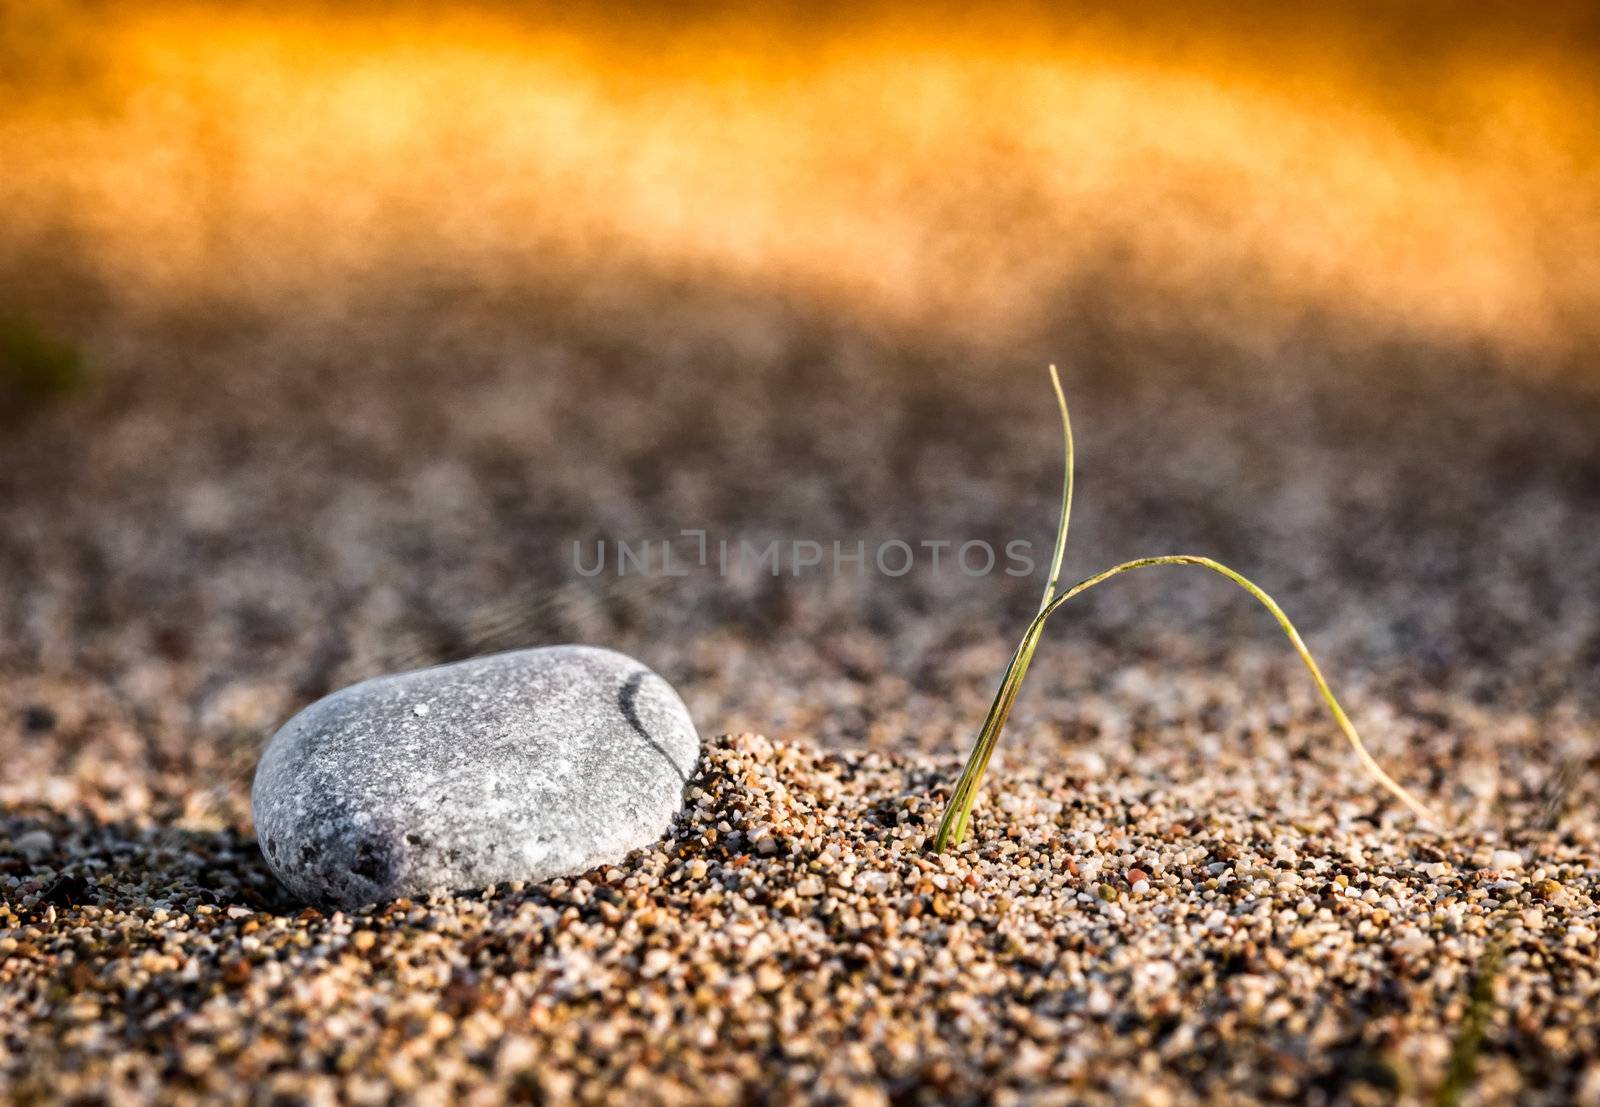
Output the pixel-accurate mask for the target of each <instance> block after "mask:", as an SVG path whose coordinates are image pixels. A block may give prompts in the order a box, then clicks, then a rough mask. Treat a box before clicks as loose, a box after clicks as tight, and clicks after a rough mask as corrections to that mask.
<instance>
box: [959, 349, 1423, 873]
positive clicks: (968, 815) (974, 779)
mask: <svg viewBox="0 0 1600 1107" xmlns="http://www.w3.org/2000/svg"><path fill="white" fill-rule="evenodd" d="M1050 384H1051V387H1052V388H1053V389H1054V390H1055V394H1056V405H1057V407H1058V408H1060V411H1061V432H1062V439H1063V442H1064V444H1065V454H1066V477H1065V479H1064V480H1063V482H1062V490H1061V519H1060V522H1059V523H1058V524H1057V526H1056V545H1055V553H1054V555H1053V556H1052V558H1051V562H1050V576H1049V579H1048V580H1047V582H1046V583H1045V588H1044V598H1043V599H1042V600H1040V602H1039V613H1038V614H1037V615H1035V616H1034V618H1033V622H1032V623H1030V624H1029V625H1028V630H1027V633H1026V634H1024V635H1023V636H1022V641H1021V642H1020V643H1019V644H1018V645H1017V649H1016V652H1015V653H1013V654H1012V655H1011V662H1010V664H1008V665H1007V666H1006V672H1005V677H1004V678H1003V679H1002V680H1001V682H1000V690H999V691H998V692H996V693H995V698H994V702H993V703H992V704H991V705H990V707H989V713H988V715H987V716H985V717H984V720H983V727H982V729H980V730H979V731H978V738H977V740H976V741H975V742H974V743H973V745H972V752H971V753H969V754H968V755H967V763H966V765H965V766H964V767H963V768H962V770H961V776H960V777H959V778H958V779H957V781H956V785H955V787H954V788H953V789H952V790H951V793H950V801H949V803H948V804H947V805H946V807H945V812H944V817H943V818H942V819H941V820H940V822H939V830H938V834H937V835H936V837H935V839H934V849H936V850H938V851H940V852H943V851H944V850H945V849H947V848H949V847H950V846H956V845H960V844H961V842H962V840H963V839H965V838H966V835H967V828H968V825H969V824H970V822H971V820H972V808H973V805H974V804H975V803H976V801H977V796H978V785H979V784H980V783H981V782H982V780H983V775H984V773H985V772H986V771H987V770H988V768H989V760H990V758H992V757H993V756H994V751H995V748H996V747H997V746H998V745H999V743H1000V735H1001V733H1002V732H1004V730H1005V726H1006V720H1007V718H1009V717H1010V714H1011V708H1012V707H1013V705H1015V703H1016V701H1017V696H1018V694H1019V693H1020V692H1021V691H1022V681H1023V678H1024V677H1026V676H1027V674H1028V666H1029V665H1030V664H1031V663H1032V661H1033V655H1034V651H1035V650H1037V649H1038V646H1039V639H1040V637H1041V636H1042V635H1043V633H1044V625H1045V623H1046V621H1047V620H1048V619H1049V618H1050V616H1051V615H1053V614H1054V613H1055V612H1056V611H1057V610H1058V609H1059V608H1060V607H1061V605H1062V604H1064V603H1066V601H1068V600H1070V599H1071V598H1072V597H1074V596H1076V595H1078V594H1080V593H1082V592H1086V591H1088V590H1089V589H1090V588H1093V587H1094V586H1095V585H1097V584H1100V583H1102V582H1104V581H1107V580H1110V579H1111V578H1112V577H1114V576H1117V575H1118V574H1120V573H1125V572H1127V571H1128V570H1129V569H1140V568H1144V567H1145V566H1147V565H1199V566H1201V567H1203V568H1206V569H1210V570H1211V571H1212V572H1215V573H1220V574H1222V575H1223V576H1225V577H1227V578H1228V579H1229V580H1231V581H1233V582H1234V583H1235V584H1237V585H1238V586H1239V587H1241V588H1243V589H1244V590H1245V591H1246V592H1248V593H1250V595H1252V596H1254V597H1255V598H1256V599H1257V600H1258V601H1259V602H1260V603H1261V604H1262V605H1263V606H1264V607H1266V609H1267V610H1268V611H1270V612H1271V613H1272V617H1273V618H1274V619H1276V620H1277V621H1278V625H1279V626H1280V627H1281V628H1283V632H1284V634H1286V635H1287V636H1288V638H1289V642H1290V644H1291V645H1292V646H1294V649H1295V652H1296V653H1297V654H1299V655H1300V660H1301V661H1302V662H1304V663H1305V666H1306V669H1307V670H1308V671H1309V672H1310V673H1311V679H1312V680H1314V681H1315V682H1316V685H1317V691H1318V692H1320V693H1321V694H1322V699H1323V702H1324V703H1325V704H1327V706H1328V710H1329V712H1330V713H1331V714H1332V715H1333V718H1334V721H1335V722H1336V723H1338V725H1339V729H1340V730H1341V731H1343V732H1344V736H1345V738H1346V739H1348V740H1349V742H1350V745H1351V748H1353V749H1354V750H1355V751H1356V756H1357V758H1358V759H1360V761H1361V764H1362V767H1363V768H1365V769H1366V770H1367V772H1368V773H1369V774H1370V775H1371V776H1372V777H1373V778H1374V779H1376V780H1377V781H1378V783H1380V784H1382V785H1383V787H1384V788H1386V789H1388V791H1389V792H1390V793H1391V794H1393V795H1394V796H1395V797H1396V798H1397V799H1399V800H1400V801H1401V802H1402V803H1404V804H1405V805H1406V807H1408V808H1410V810H1411V811H1412V813H1413V814H1415V815H1416V816H1417V817H1418V818H1420V819H1422V820H1423V821H1424V822H1435V821H1437V820H1435V819H1434V817H1433V815H1432V814H1431V813H1430V812H1429V811H1428V809H1427V808H1426V807H1424V806H1423V805H1422V804H1421V803H1420V802H1418V801H1417V799H1416V798H1415V797H1414V796H1412V795H1411V793H1410V792H1408V791H1406V789H1405V788H1403V787H1402V786H1401V785H1400V784H1399V783H1398V782H1397V781H1395V779H1394V778H1393V777H1391V776H1390V775H1389V774H1388V773H1386V772H1384V770H1383V767H1382V766H1381V765H1379V764H1378V762H1377V761H1376V760H1375V759H1374V758H1373V756H1372V754H1370V753H1369V752H1367V747H1366V744H1365V743H1363V742H1362V741H1361V735H1360V734H1358V733H1357V732H1356V728H1355V724H1353V723H1352V722H1351V721H1350V717H1349V716H1348V715H1346V714H1345V712H1344V708H1343V707H1341V706H1340V705H1339V701H1338V699H1337V698H1336V697H1335V696H1334V694H1333V689H1332V688H1330V687H1328V682H1327V680H1326V678H1324V677H1323V675H1322V670H1321V669H1320V668H1318V667H1317V663H1316V661H1315V660H1314V659H1313V658H1312V656H1311V651H1310V650H1308V649H1307V648H1306V644H1305V641H1304V639H1302V638H1301V637H1300V632H1299V631H1298V630H1296V629H1295V627H1294V624H1293V623H1291V622H1290V621H1289V617H1288V616H1287V615H1285V614H1284V612H1283V608H1281V607H1279V606H1278V603H1277V601H1276V600H1274V599H1273V598H1272V597H1271V596H1269V595H1267V593H1266V592H1265V591H1264V590H1263V589H1261V588H1260V587H1259V586H1257V585H1256V584H1255V583H1254V582H1253V581H1251V580H1249V579H1247V578H1246V577H1244V576H1243V575H1241V574H1239V573H1236V572H1234V571H1233V570H1232V569H1230V568H1228V567H1227V566H1226V565H1223V564H1222V563H1221V562H1218V561H1213V560H1212V559H1211V558H1209V557H1198V556H1194V555H1191V554H1170V555H1167V556H1163V557H1144V558H1139V559H1138V560H1136V561H1128V562H1124V563H1123V564H1121V565H1116V566H1113V567H1112V568H1110V569H1107V570H1106V571H1105V572H1103V573H1097V574H1095V575H1094V576H1092V577H1087V578H1085V579H1084V580H1081V581H1079V582H1078V583H1077V584H1075V585H1073V586H1072V587H1071V588H1069V589H1067V591H1066V592H1064V593H1062V594H1061V595H1059V596H1058V595H1057V594H1056V589H1057V587H1058V586H1059V585H1060V582H1061V566H1062V560H1063V557H1064V555H1065V553H1066V546H1067V526H1068V522H1069V520H1070V518H1071V515H1072V486H1073V470H1074V468H1075V459H1074V456H1073V443H1072V419H1071V417H1070V416H1069V415H1068V413H1067V397H1066V394H1065V393H1064V392H1063V391H1062V388H1061V378H1060V376H1059V375H1058V374H1057V372H1056V367H1055V366H1054V365H1052V366H1050Z"/></svg>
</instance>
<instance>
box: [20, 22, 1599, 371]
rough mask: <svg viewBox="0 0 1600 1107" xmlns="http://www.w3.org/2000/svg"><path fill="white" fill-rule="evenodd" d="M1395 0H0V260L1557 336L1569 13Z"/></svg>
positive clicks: (1537, 359)
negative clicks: (554, 1)
mask: <svg viewBox="0 0 1600 1107" xmlns="http://www.w3.org/2000/svg"><path fill="white" fill-rule="evenodd" d="M1398 11H1399V9H1393V10H1391V11H1385V10H1383V9H1357V8H1352V9H1348V10H1346V11H1345V12H1344V13H1343V14H1341V15H1338V16H1332V15H1323V16H1307V15H1300V16H1290V15H1282V14H1280V15H1277V16H1273V17H1268V16H1265V15H1262V14H1261V13H1258V12H1253V11H1252V10H1250V9H1248V8H1240V7H1231V8H1226V9H1219V8H1203V7H1185V8H1169V9H1167V10H1166V11H1165V13H1164V14H1161V15H1148V14H1147V15H1144V16H1141V17H1138V18H1134V17H1129V16H1122V15H1116V14H1113V13H1112V12H1110V11H1108V10H1099V9H1077V10H1074V11H1072V12H1069V13H1065V14H1063V13H1057V14H1053V15H1051V14H1046V13H1044V12H1043V11H1042V10H1035V9H1021V8H1015V7H1013V8H1009V9H1006V10H1005V11H1004V12H1000V11H991V12H990V13H989V14H986V15H981V16H974V15H960V14H956V13H954V12H944V13H937V12H936V13H932V14H930V13H929V12H926V11H924V12H923V13H922V14H921V15H919V16H917V17H915V18H912V17H910V16H908V15H906V14H903V13H900V12H897V11H896V10H894V9H892V8H881V9H876V10H874V11H873V12H871V13H870V14H860V13H855V14H849V13H846V12H844V11H843V10H834V9H825V8H824V9H817V10H815V11H809V10H803V9H798V8H795V9H784V10H782V11H778V12H776V13H775V12H774V11H766V12H759V13H752V12H748V11H739V10H734V9H717V10H710V11H702V12H700V13H699V14H696V15H694V16H683V15H680V14H677V13H675V12H671V11H668V10H665V9H653V10H651V11H649V12H648V13H647V14H644V15H638V14H634V15H628V16H624V15H621V14H609V15H608V14H606V13H604V12H602V11H600V10H599V9H585V10H581V11H580V12H579V13H578V14H572V13H571V11H570V10H569V11H568V12H567V13H566V14H562V15H555V14H550V13H545V14H527V13H520V14H519V13H515V12H512V11H509V10H504V9H498V8H495V7H484V6H479V7H464V6H458V5H445V6H438V7H434V6H423V5H411V6H408V7H403V8H401V9H399V10H398V11H396V10H393V9H391V10H387V11H384V12H380V11H378V10H376V9H353V10H343V9H341V10H340V11H334V10H332V9H327V10H324V9H322V8H318V7H315V6H300V7H294V8H290V9H281V8H272V9H270V10H269V9H268V8H266V7H244V8H235V7H231V6H228V7H225V6H222V5H211V6H195V5H128V6H121V5H103V4H100V5H85V4H54V5H52V4H45V5H38V4H32V3H30V4H23V5H13V6H11V7H10V8H9V9H6V14H5V15H4V18H3V21H0V26H3V28H4V30H3V32H0V43H3V45H0V62H3V70H4V72H5V74H6V77H5V78H4V81H3V86H0V87H3V93H0V166H3V167H4V168H3V170H0V205H3V207H4V210H5V211H6V212H7V218H6V220H5V221H4V223H3V225H0V257H3V258H4V259H5V260H4V262H3V263H0V287H3V288H4V289H5V290H6V292H7V294H8V295H9V296H10V297H11V299H13V300H20V301H21V302H22V303H23V304H24V306H25V307H29V308H30V309H32V310H43V311H46V312H53V313H55V314H58V315H59V314H60V313H61V311H62V310H63V309H64V308H65V307H70V306H71V305H72V302H73V300H74V298H79V299H82V300H84V301H85V302H88V301H94V302H97V303H109V304H113V305H115V306H116V307H117V308H118V309H119V310H122V311H128V312H133V313H136V314H137V313H140V312H146V311H156V312H159V311H162V310H165V309H166V308H168V307H170V306H172V305H173V304H181V303H193V302H225V303H228V304H233V305H242V306H246V307H249V308H252V309H255V310H261V311H268V312H274V313H276V312H280V311H289V312H292V313H294V314H296V315H301V314H310V315H316V314H318V313H321V312H330V311H331V312H339V311H342V310H345V309H346V308H348V307H349V306H350V305H351V304H353V303H360V302H366V301H367V300H369V299H370V298H371V297H373V296H374V295H376V296H379V297H380V298H381V297H382V296H383V295H384V294H385V290H388V289H391V288H394V287H398V286H401V285H406V286H411V287H416V286H417V285H418V282H421V284H422V285H423V286H427V285H429V284H430V283H437V284H441V285H450V286H461V285H467V286H470V287H472V288H477V289H484V290H490V291H492V290H495V289H506V288H516V287H517V286H519V285H520V284H523V283H525V282H529V281H549V280H551V279H557V280H559V279H561V276H562V274H582V275H583V278H584V279H585V280H587V281H591V282H593V281H603V280H605V279H606V276H605V275H606V274H619V273H625V272H634V271H639V270H643V271H646V272H652V273H664V274H667V275H670V276H672V277H673V278H675V279H680V278H681V279H689V280H698V279H704V280H706V281H711V282H722V283H732V284H734V285H748V286H750V287H755V288H760V289H763V290H766V291H776V292H778V293H780V294H783V295H793V296H796V297H800V298H804V299H805V300H807V301H808V302H812V303H817V304H822V305H824V306H825V308H826V309H827V310H830V311H837V312H839V313H841V314H842V315H844V316H846V317H848V318H850V319H852V320H856V321H859V322H863V323H866V324H869V325H872V326H881V327H886V328H889V329H891V330H894V331H900V332H904V333H908V334H915V335H917V336H918V338H919V339H922V340H927V341H930V342H933V343H942V342H956V343H961V344H968V343H976V344H979V345H982V346H988V347H993V348H1001V349H1003V348H1007V347H1016V346H1019V345H1020V344H1022V343H1024V342H1025V341H1026V340H1027V337H1028V336H1029V335H1032V334H1035V333H1037V332H1038V331H1039V330H1040V328H1041V327H1043V326H1044V325H1045V321H1047V320H1048V319H1049V318H1050V316H1051V315H1052V313H1055V312H1058V311H1059V310H1060V308H1061V305H1062V304H1063V303H1066V302H1069V301H1072V300H1073V299H1074V298H1081V297H1085V296H1087V297H1110V298H1112V299H1113V300H1114V304H1115V310H1116V311H1117V312H1118V313H1119V315H1120V316H1122V317H1123V318H1125V319H1127V320H1132V321H1134V323H1135V325H1143V323H1148V324H1149V325H1150V326H1152V327H1157V328H1160V327H1162V326H1164V325H1165V324H1166V323H1168V322H1170V321H1171V320H1172V319H1174V318H1179V317H1181V318H1182V319H1183V321H1184V326H1185V328H1199V329H1201V330H1204V331H1208V332H1213V333H1218V334H1225V335H1227V336H1228V338H1229V341H1230V342H1234V343H1240V344H1244V345H1246V346H1252V345H1261V346H1263V347H1264V348H1266V349H1270V347H1271V346H1272V344H1273V343H1275V342H1279V341H1282V340H1283V339H1284V336H1285V335H1288V334H1291V333H1293V330H1294V328H1295V327H1296V326H1298V325H1300V324H1302V323H1303V322H1304V320H1306V319H1308V318H1312V319H1320V320H1324V321H1327V320H1332V321H1334V322H1335V323H1336V324H1337V325H1338V327H1340V328H1342V329H1345V330H1348V331H1352V332H1356V333H1360V334H1363V335H1366V334H1372V335H1378V336H1389V335H1398V336H1402V337H1405V338H1408V339H1420V340H1422V341H1424V342H1434V341H1438V342H1444V343H1447V344H1451V345H1459V344H1469V345H1471V344H1488V345H1490V346H1492V347H1493V348H1495V349H1496V350H1497V351H1499V352H1500V353H1501V354H1503V355H1505V357H1506V361H1507V362H1508V363H1510V364H1515V365H1519V366H1522V367H1523V368H1524V369H1525V370H1526V371H1528V372H1549V371H1552V367H1562V368H1564V369H1568V370H1570V369H1572V368H1573V367H1574V366H1578V367H1581V365H1582V364H1583V357H1584V355H1585V353H1586V352H1587V351H1588V350H1590V349H1591V348H1592V346H1593V341H1594V338H1595V336H1596V324H1595V320H1596V318H1600V314H1597V312H1596V307H1597V306H1600V157H1597V155H1600V132H1597V129H1596V127H1595V125H1594V121H1595V120H1596V119H1600V93H1597V85H1596V82H1595V80H1594V73H1595V68H1594V66H1593V64H1592V53H1591V51H1590V49H1589V43H1591V42H1592V40H1593V34H1592V30H1593V20H1592V19H1590V20H1587V21H1586V18H1585V17H1583V16H1582V15H1581V14H1563V13H1562V12H1560V11H1558V10H1557V9H1544V10H1542V11H1541V13H1540V14H1539V15H1538V16H1537V18H1536V19H1533V18H1532V17H1529V18H1528V19H1519V18H1517V17H1516V16H1515V13H1511V12H1509V10H1508V13H1507V14H1505V15H1503V16H1501V15H1496V14H1494V13H1493V12H1490V13H1488V14H1484V13H1483V12H1479V13H1478V14H1476V15H1474V16H1472V17H1471V19H1470V20H1469V21H1468V22H1467V23H1466V24H1465V25H1463V23H1462V20H1463V19H1464V18H1465V14H1464V13H1465V9H1458V8H1455V7H1453V6H1437V7H1430V6H1426V5H1424V6H1413V7H1410V8H1407V9H1406V10H1405V13H1404V14H1395V13H1396V12H1398ZM30 301H33V302H30ZM1577 371H1578V372H1580V373H1582V370H1581V368H1579V369H1578V370H1577ZM1590 375H1592V374H1590Z"/></svg>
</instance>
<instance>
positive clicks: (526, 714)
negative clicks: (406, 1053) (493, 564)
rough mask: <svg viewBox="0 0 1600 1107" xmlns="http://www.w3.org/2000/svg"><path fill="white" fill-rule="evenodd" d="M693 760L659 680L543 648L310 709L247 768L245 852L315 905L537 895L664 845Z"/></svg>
mask: <svg viewBox="0 0 1600 1107" xmlns="http://www.w3.org/2000/svg"><path fill="white" fill-rule="evenodd" d="M699 755H700V737H699V735H698V734H697V733H696V732H695V729H694V723H693V722H692V721H691V720H690V718H689V712H688V710H687V709H686V708H685V707H684V706H683V701H682V700H680V699H679V698H678V695H677V693H676V692H674V691H673V690H672V686H671V685H669V684H668V683H667V682H666V681H665V680H663V679H661V677H659V676H657V675H656V674H655V673H653V672H651V671H650V670H649V669H647V668H646V667H645V666H643V665H641V664H640V663H639V662H637V661H635V660H633V659H632V658H630V657H627V656H625V655H623V654H620V653H616V652H614V651H612V650H601V649H593V648H590V647H587V646H552V647H548V648H545V649H536V650H518V651H515V652H513V653H502V654H495V655H493V656H490V657H480V658H475V659H473V660H471V661H462V662H459V663H457V664H454V665H441V666H439V667H437V668H433V669H422V670H419V671H417V672H411V673H400V674H397V675H395V676H385V677H378V678H377V679H375V680H368V681H363V682H362V683H360V684H355V685H352V686H351V687H349V688H345V689H343V690H341V691H338V692H335V693H333V694H332V695H330V696H327V697H325V698H323V699H320V700H318V701H317V702H316V703H314V704H312V705H311V706H310V707H308V708H306V709H305V710H304V711H302V712H300V713H299V714H298V715H296V716H295V717H294V718H292V719H290V720H289V721H288V722H287V723H286V724H284V726H283V728H282V729H281V730H279V731H278V733H277V734H275V735H273V737H272V740H271V741H270V742H268V743H267V748H266V751H265V752H264V753H263V754H262V755H261V763H260V764H259V765H258V766H257V767H256V778H255V787H254V790H253V792H252V794H251V801H252V803H253V805H254V808H255V824H256V838H257V840H258V841H259V842H260V843H261V850H262V852H263V853H264V854H265V855H266V858H267V863H268V864H269V865H271V866H272V871H273V872H275V873H276V874H277V875H278V878H279V879H280V880H282V881H283V883H284V884H285V885H286V886H287V887H288V888H289V890H290V891H292V892H293V893H294V894H295V895H297V896H299V897H300V898H302V899H303V900H306V901H308V902H311V903H316V904H321V905H324V906H335V907H354V906H358V905H360V904H364V903H372V902H378V901H382V900H387V899H394V898H396V897H399V896H412V897H415V896H421V895H424V894H427V893H429V892H442V891H451V890H456V889H464V888H480V887H483V886H485V885H488V884H495V883H500V882H502V881H509V880H529V881H532V880H544V879H548V878H550V877H554V876H562V875H568V874H572V873H579V872H583V871H585V870H587V869H590V868H593V867H594V866H596V865H600V864H605V863H610V862H616V861H620V860H621V859H622V858H623V857H624V856H626V855H627V854H628V853H629V852H630V851H631V850H634V849H637V848H639V847H640V846H644V845H648V844H649V843H651V842H653V841H655V840H657V839H658V838H660V837H661V836H662V835H663V834H664V833H666V831H667V829H668V827H669V826H670V825H671V823H672V818H673V816H674V815H675V814H676V813H677V812H678V811H679V810H680V809H681V807H682V806H683V786H684V784H685V783H686V782H687V781H688V778H689V774H690V773H691V772H693V770H694V764H695V761H696V759H697V758H698V757H699Z"/></svg>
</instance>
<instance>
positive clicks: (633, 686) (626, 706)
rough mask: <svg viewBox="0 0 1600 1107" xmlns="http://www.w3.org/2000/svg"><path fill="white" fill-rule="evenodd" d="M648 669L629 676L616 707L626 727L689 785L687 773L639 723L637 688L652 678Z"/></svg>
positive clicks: (618, 697) (642, 724) (652, 674)
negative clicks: (625, 721)
mask: <svg viewBox="0 0 1600 1107" xmlns="http://www.w3.org/2000/svg"><path fill="white" fill-rule="evenodd" d="M654 675H655V674H654V673H652V672H651V671H650V670H649V669H640V670H639V671H638V672H636V673H634V674H633V675H632V676H630V677H629V678H628V679H627V681H626V683H624V684H623V686H622V691H621V692H620V693H619V694H618V696H617V707H618V708H620V709H621V711H622V716H623V718H625V719H627V720H628V725H629V726H631V727H633V729H634V730H635V731H637V732H638V734H639V737H641V738H643V739H644V740H645V742H646V743H647V744H648V745H649V746H650V748H651V749H653V750H655V751H656V752H657V753H659V754H660V755H661V756H662V757H664V758H666V760H667V764H668V765H671V766H672V771H673V772H675V773H677V774H678V779H679V780H680V781H682V782H683V783H684V784H685V785H687V784H688V783H689V773H688V770H686V769H685V768H684V767H683V766H682V765H679V764H678V762H677V761H676V760H674V759H673V756H672V754H670V753H668V752H667V749H666V747H665V746H663V745H662V744H661V743H660V742H658V741H656V740H655V738H654V737H652V736H651V734H650V732H649V731H648V730H646V729H645V726H644V723H642V722H640V721H639V709H638V700H639V688H640V687H641V686H642V685H643V684H644V680H645V678H646V677H649V676H654Z"/></svg>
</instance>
